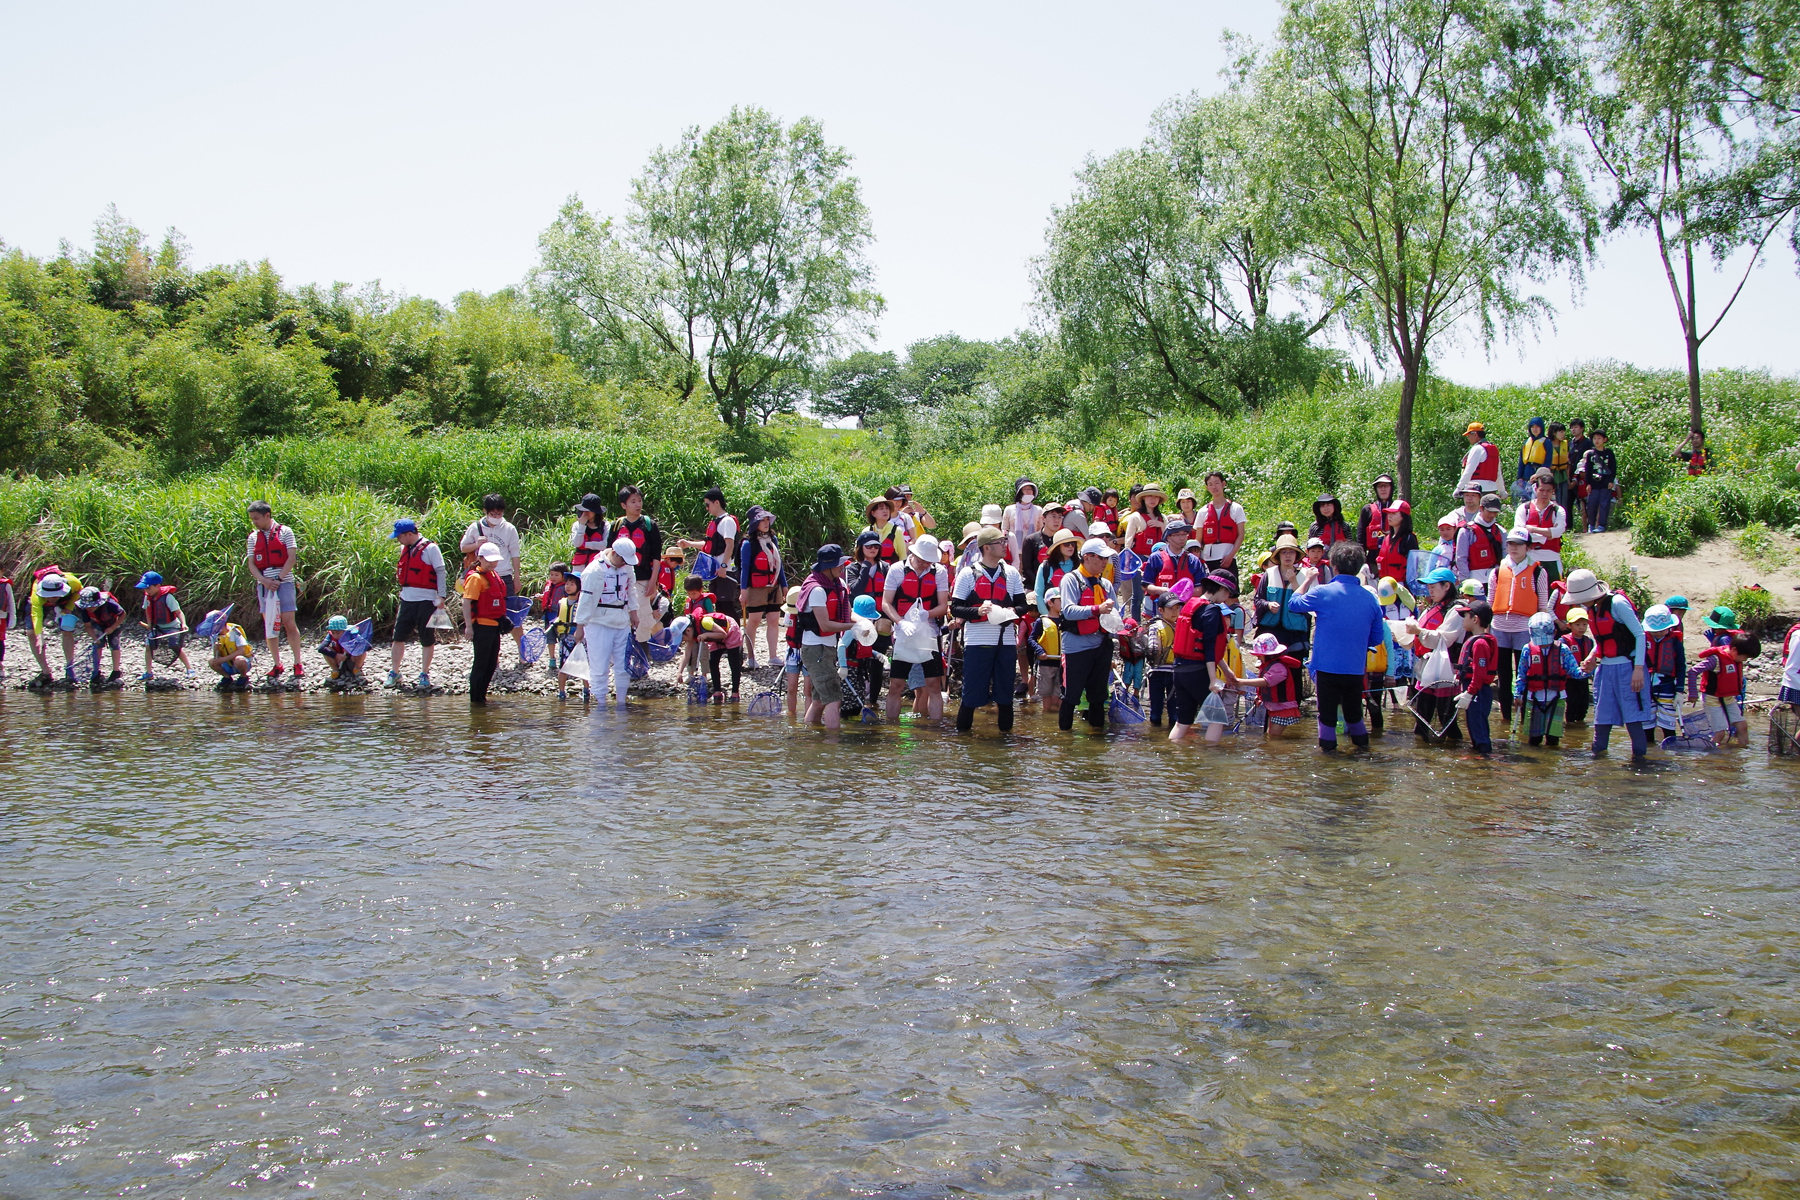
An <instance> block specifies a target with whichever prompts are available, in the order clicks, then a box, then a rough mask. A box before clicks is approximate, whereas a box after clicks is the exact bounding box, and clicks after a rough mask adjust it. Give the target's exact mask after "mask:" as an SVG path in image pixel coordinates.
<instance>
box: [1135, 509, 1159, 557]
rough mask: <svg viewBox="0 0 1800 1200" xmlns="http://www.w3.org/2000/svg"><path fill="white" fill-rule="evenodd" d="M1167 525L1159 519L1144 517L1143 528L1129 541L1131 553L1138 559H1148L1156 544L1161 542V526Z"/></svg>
mask: <svg viewBox="0 0 1800 1200" xmlns="http://www.w3.org/2000/svg"><path fill="white" fill-rule="evenodd" d="M1167 523H1168V522H1166V521H1164V520H1163V519H1162V518H1161V517H1150V516H1146V517H1144V528H1143V529H1142V530H1140V531H1139V532H1138V535H1137V536H1136V537H1135V538H1132V539H1131V551H1132V553H1133V554H1136V555H1137V556H1138V557H1139V558H1149V557H1150V554H1151V551H1153V550H1155V549H1156V543H1158V542H1160V541H1162V531H1163V526H1164V525H1166V524H1167Z"/></svg>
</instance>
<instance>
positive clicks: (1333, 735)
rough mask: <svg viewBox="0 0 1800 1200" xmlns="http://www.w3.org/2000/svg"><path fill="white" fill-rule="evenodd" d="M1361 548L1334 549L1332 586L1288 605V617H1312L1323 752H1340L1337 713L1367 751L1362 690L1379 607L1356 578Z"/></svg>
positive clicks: (1377, 640)
mask: <svg viewBox="0 0 1800 1200" xmlns="http://www.w3.org/2000/svg"><path fill="white" fill-rule="evenodd" d="M1364 561H1365V557H1364V554H1363V548H1362V547H1361V546H1359V545H1357V544H1356V543H1355V542H1337V543H1335V544H1333V546H1332V547H1331V569H1332V571H1334V572H1335V574H1334V575H1333V577H1332V580H1331V582H1330V583H1327V584H1325V585H1323V586H1322V587H1316V588H1314V589H1313V590H1312V591H1310V592H1307V593H1306V594H1305V595H1303V596H1296V597H1295V598H1294V599H1293V600H1291V601H1290V602H1289V603H1288V611H1290V612H1303V613H1311V614H1312V615H1313V642H1312V670H1313V673H1314V674H1315V675H1316V676H1317V677H1318V687H1319V749H1321V750H1324V751H1325V752H1327V753H1330V752H1331V751H1334V750H1336V749H1337V720H1338V713H1339V712H1340V711H1341V712H1342V713H1343V714H1344V727H1345V728H1346V729H1348V730H1349V731H1350V740H1351V741H1352V742H1355V743H1356V744H1357V746H1359V747H1361V748H1362V749H1364V750H1366V749H1368V748H1369V727H1368V726H1367V725H1365V724H1363V685H1364V681H1365V679H1366V674H1367V671H1368V666H1369V651H1370V650H1372V649H1374V648H1375V647H1376V646H1379V645H1381V640H1382V632H1383V629H1382V622H1381V605H1380V603H1379V602H1378V601H1377V600H1376V599H1375V596H1374V594H1373V593H1371V592H1370V591H1369V589H1368V588H1366V587H1364V586H1363V585H1362V582H1361V581H1360V580H1359V579H1358V578H1357V572H1359V571H1361V570H1362V568H1363V562H1364Z"/></svg>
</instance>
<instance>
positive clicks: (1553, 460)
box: [1550, 438, 1569, 473]
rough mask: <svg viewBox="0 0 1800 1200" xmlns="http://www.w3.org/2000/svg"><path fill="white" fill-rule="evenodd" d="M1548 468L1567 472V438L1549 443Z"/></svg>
mask: <svg viewBox="0 0 1800 1200" xmlns="http://www.w3.org/2000/svg"><path fill="white" fill-rule="evenodd" d="M1550 469H1551V470H1552V471H1560V472H1565V473H1566V472H1567V471H1568V469H1569V439H1568V438H1564V439H1563V440H1562V441H1560V442H1551V443H1550Z"/></svg>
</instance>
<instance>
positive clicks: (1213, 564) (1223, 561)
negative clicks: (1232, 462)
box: [1198, 471, 1248, 580]
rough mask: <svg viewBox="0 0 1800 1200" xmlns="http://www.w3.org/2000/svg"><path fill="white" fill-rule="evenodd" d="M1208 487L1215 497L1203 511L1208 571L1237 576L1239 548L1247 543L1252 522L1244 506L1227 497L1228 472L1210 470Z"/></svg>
mask: <svg viewBox="0 0 1800 1200" xmlns="http://www.w3.org/2000/svg"><path fill="white" fill-rule="evenodd" d="M1206 491H1207V494H1208V495H1209V496H1210V497H1211V498H1210V499H1209V500H1207V502H1206V504H1205V505H1204V506H1203V507H1202V508H1201V509H1200V513H1199V521H1198V525H1199V529H1200V558H1201V561H1203V562H1204V563H1205V564H1206V569H1207V571H1208V572H1213V571H1224V572H1228V573H1229V574H1230V576H1231V578H1232V579H1234V580H1235V579H1236V578H1237V555H1238V550H1239V548H1240V547H1242V546H1243V544H1244V533H1245V531H1246V528H1247V526H1248V522H1247V521H1246V520H1245V518H1244V510H1243V507H1242V506H1241V505H1239V504H1238V502H1237V501H1235V500H1227V499H1226V498H1225V472H1223V471H1208V472H1207V473H1206Z"/></svg>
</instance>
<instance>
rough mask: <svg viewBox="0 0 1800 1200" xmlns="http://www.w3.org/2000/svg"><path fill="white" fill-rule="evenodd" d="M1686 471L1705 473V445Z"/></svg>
mask: <svg viewBox="0 0 1800 1200" xmlns="http://www.w3.org/2000/svg"><path fill="white" fill-rule="evenodd" d="M1687 473H1688V474H1689V475H1704V474H1706V447H1704V446H1702V447H1700V449H1698V450H1695V451H1693V452H1692V454H1691V456H1690V457H1689V458H1688V464H1687ZM1732 694H1733V695H1736V694H1737V693H1735V692H1733V693H1732Z"/></svg>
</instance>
